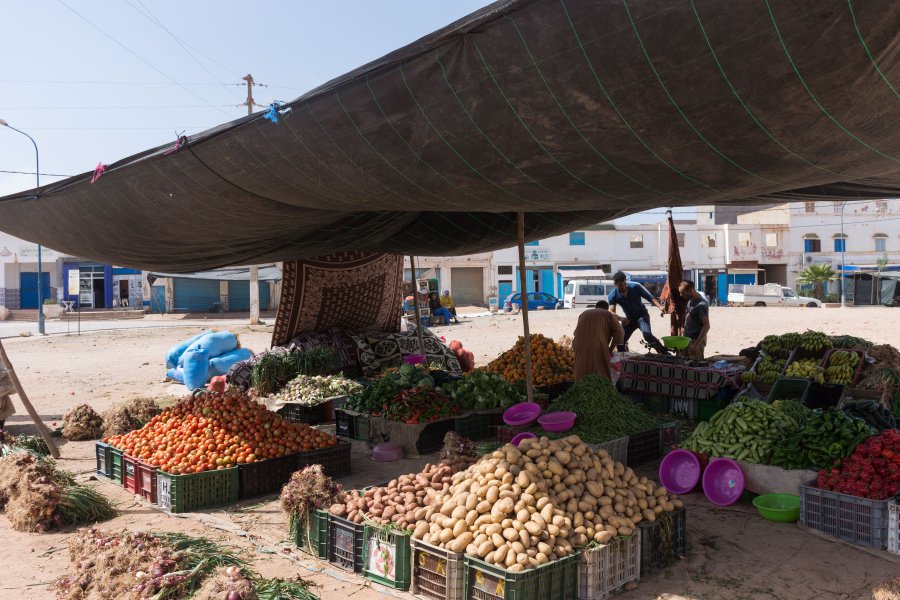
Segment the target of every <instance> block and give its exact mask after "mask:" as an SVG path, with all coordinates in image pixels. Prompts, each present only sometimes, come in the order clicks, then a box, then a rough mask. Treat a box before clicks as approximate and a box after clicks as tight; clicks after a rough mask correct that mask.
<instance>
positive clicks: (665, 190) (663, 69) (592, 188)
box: [0, 0, 900, 272]
mask: <svg viewBox="0 0 900 600" xmlns="http://www.w3.org/2000/svg"><path fill="white" fill-rule="evenodd" d="M898 17H900V3H897V2H893V1H891V0H869V1H867V2H861V1H859V0H855V1H853V0H840V1H837V0H833V1H824V2H823V1H822V0H792V1H790V2H786V1H783V0H782V1H777V2H776V1H774V0H754V1H752V2H747V1H740V2H739V1H734V0H730V1H723V0H688V1H685V2H678V3H673V2H670V1H668V0H642V1H641V2H637V1H635V0H511V1H506V2H497V3H495V4H492V5H491V6H488V7H487V8H485V9H483V10H481V11H478V12H477V13H474V14H472V15H470V16H468V17H466V18H464V19H461V20H460V21H458V22H456V23H453V24H452V25H450V26H448V27H446V28H444V29H442V30H440V31H437V32H435V33H433V34H431V35H429V36H426V37H424V38H422V39H420V40H418V41H417V42H415V43H413V44H410V45H409V46H406V47H404V48H401V49H399V50H397V51H395V52H393V53H392V54H389V55H388V56H385V57H384V58H382V59H380V60H377V61H375V62H373V63H370V64H368V65H365V66H363V67H361V68H359V69H357V70H355V71H353V72H351V73H348V74H346V75H344V76H342V77H339V78H337V79H335V80H333V81H331V82H328V83H326V84H324V85H322V86H320V87H319V88H317V89H315V90H313V91H311V92H309V93H308V94H306V95H304V96H302V97H301V98H298V99H297V100H294V101H293V102H290V103H288V104H286V105H284V106H281V107H280V108H279V109H278V110H273V111H271V112H272V113H274V119H277V121H278V122H277V123H275V122H273V120H270V119H268V118H266V117H265V115H264V113H259V114H256V115H252V116H249V117H245V118H242V119H238V120H236V121H232V122H230V123H226V124H224V125H222V126H220V127H218V128H215V129H213V130H209V131H206V132H204V133H201V134H199V135H196V136H192V137H190V138H189V139H186V140H184V142H185V143H183V144H180V145H179V146H178V147H177V148H176V147H174V146H172V145H169V146H161V147H158V148H153V149H150V150H147V151H145V152H143V153H140V154H138V155H135V156H131V157H129V158H126V159H124V160H121V161H119V162H117V163H114V164H112V165H110V168H109V170H108V171H107V172H105V173H104V174H103V175H102V177H100V179H98V180H97V181H96V182H95V183H91V182H90V180H91V174H90V173H85V174H83V175H80V176H77V177H73V178H70V179H67V180H64V181H61V182H58V183H54V184H52V185H49V186H46V187H43V188H41V189H40V190H39V193H38V194H37V199H35V192H34V191H26V192H23V193H20V194H14V195H12V196H7V197H5V198H2V199H0V229H2V230H3V231H6V232H8V233H10V234H12V235H15V236H17V237H21V238H24V239H27V240H30V241H32V242H40V243H42V244H44V245H47V246H50V247H52V248H55V249H57V250H60V251H63V252H67V253H69V254H73V255H78V256H85V257H89V258H92V259H97V260H102V261H104V262H107V263H111V264H118V265H125V266H131V267H140V268H145V269H156V270H163V271H167V272H172V271H177V272H183V271H197V270H205V269H210V268H215V267H221V266H229V265H235V264H251V263H259V262H272V261H278V260H295V259H300V258H304V257H311V256H318V255H323V254H329V253H334V252H340V251H345V250H351V249H356V250H371V251H383V252H391V253H398V254H404V255H405V254H409V253H415V254H423V255H428V256H436V255H456V254H461V253H469V252H480V251H487V250H491V249H496V248H501V247H508V246H512V245H514V244H515V243H516V218H515V213H516V212H517V211H525V212H527V222H526V230H527V237H528V238H529V239H537V238H542V237H547V236H550V235H554V234H560V233H564V232H567V231H572V230H574V229H577V228H581V227H585V226H587V225H590V224H593V223H598V222H602V221H606V220H609V219H613V218H616V217H620V216H623V215H626V214H630V213H634V212H637V211H641V210H645V209H649V208H653V207H660V206H680V205H694V204H713V203H729V202H750V203H763V202H771V201H775V200H822V199H834V200H840V199H848V198H851V199H858V198H884V197H892V196H898V195H900V103H898V92H897V87H896V86H897V85H900V83H898V82H900V61H898V51H900V18H898ZM269 116H270V117H272V116H273V115H272V114H270V115H269ZM76 150H77V149H73V151H76Z"/></svg>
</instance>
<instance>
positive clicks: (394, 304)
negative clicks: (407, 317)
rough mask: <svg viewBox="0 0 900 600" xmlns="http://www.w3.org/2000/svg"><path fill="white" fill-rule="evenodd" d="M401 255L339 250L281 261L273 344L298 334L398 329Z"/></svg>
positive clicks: (282, 343) (283, 343) (401, 271)
mask: <svg viewBox="0 0 900 600" xmlns="http://www.w3.org/2000/svg"><path fill="white" fill-rule="evenodd" d="M402 280H403V257H402V256H399V255H396V254H384V253H375V252H342V253H339V254H331V255H328V256H321V257H318V258H313V259H307V260H299V261H291V262H285V263H284V271H283V276H282V282H281V302H280V304H279V306H278V316H277V317H276V319H275V331H274V332H273V334H272V346H282V345H285V344H286V343H287V342H289V341H290V340H291V339H292V338H294V337H295V336H296V335H297V334H300V333H308V332H319V331H328V330H330V329H332V328H338V329H341V330H343V331H382V332H396V331H399V330H400V314H401V300H402V298H401V283H402Z"/></svg>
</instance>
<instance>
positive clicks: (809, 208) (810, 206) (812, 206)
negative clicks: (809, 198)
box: [803, 202, 816, 213]
mask: <svg viewBox="0 0 900 600" xmlns="http://www.w3.org/2000/svg"><path fill="white" fill-rule="evenodd" d="M803 211H804V212H808V213H814V212H816V203H815V202H806V203H804V205H803Z"/></svg>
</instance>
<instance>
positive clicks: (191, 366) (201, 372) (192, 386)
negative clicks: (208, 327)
mask: <svg viewBox="0 0 900 600" xmlns="http://www.w3.org/2000/svg"><path fill="white" fill-rule="evenodd" d="M182 358H184V385H186V386H187V388H188V389H189V390H196V389H197V388H202V387H203V386H205V385H206V382H207V381H209V350H207V349H206V348H204V347H203V346H194V347H191V348H188V349H187V350H185V351H184V354H183V355H182Z"/></svg>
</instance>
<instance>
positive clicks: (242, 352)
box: [209, 348, 253, 379]
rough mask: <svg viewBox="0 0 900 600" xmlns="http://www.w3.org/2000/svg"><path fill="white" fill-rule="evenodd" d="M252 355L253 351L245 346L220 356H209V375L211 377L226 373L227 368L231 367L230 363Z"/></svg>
mask: <svg viewBox="0 0 900 600" xmlns="http://www.w3.org/2000/svg"><path fill="white" fill-rule="evenodd" d="M252 357H253V353H252V352H251V351H250V350H248V349H247V348H238V349H236V350H232V351H231V352H226V353H225V354H223V355H221V356H217V357H215V358H211V359H209V377H210V379H212V378H213V377H216V376H217V375H228V369H230V368H231V365H233V364H234V363H236V362H240V361H242V360H247V359H248V358H252Z"/></svg>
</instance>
